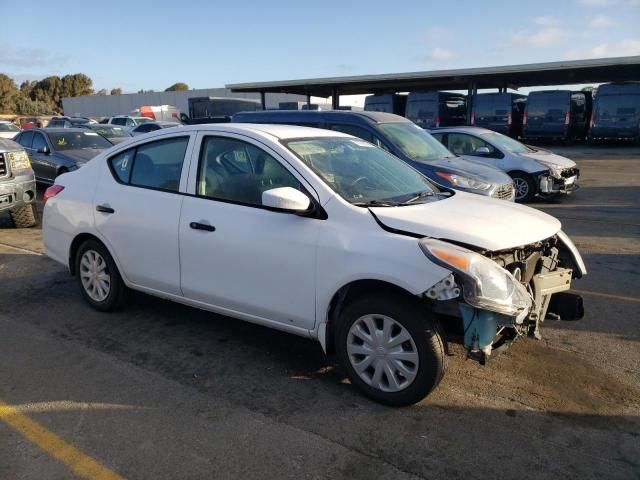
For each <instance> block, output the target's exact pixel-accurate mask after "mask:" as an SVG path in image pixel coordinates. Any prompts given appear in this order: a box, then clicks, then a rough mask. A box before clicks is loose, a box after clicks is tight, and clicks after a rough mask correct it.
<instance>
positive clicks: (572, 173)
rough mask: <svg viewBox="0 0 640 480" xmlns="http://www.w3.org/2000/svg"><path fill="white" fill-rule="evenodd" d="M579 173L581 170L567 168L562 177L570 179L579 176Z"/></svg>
mask: <svg viewBox="0 0 640 480" xmlns="http://www.w3.org/2000/svg"><path fill="white" fill-rule="evenodd" d="M579 173H580V170H578V169H577V168H575V167H574V168H565V169H564V170H563V171H562V173H561V174H560V175H562V178H570V177H573V176H575V175H578V174H579Z"/></svg>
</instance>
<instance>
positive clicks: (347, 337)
mask: <svg viewBox="0 0 640 480" xmlns="http://www.w3.org/2000/svg"><path fill="white" fill-rule="evenodd" d="M339 322H340V323H339V325H338V328H337V331H336V347H337V353H338V357H339V360H340V364H341V366H342V368H343V369H344V371H345V372H346V374H347V376H348V377H349V380H350V381H351V383H352V384H353V385H355V386H356V387H357V388H358V389H359V390H360V391H361V392H362V393H363V394H364V395H366V396H367V397H369V398H371V399H372V400H375V401H377V402H380V403H383V404H386V405H392V406H406V405H412V404H414V403H416V402H419V401H420V400H422V399H423V398H424V397H426V396H427V395H428V394H429V393H430V392H431V391H432V390H433V389H434V388H435V387H436V386H437V385H438V383H440V380H441V379H442V377H443V375H444V371H445V367H446V366H445V362H446V357H445V352H444V344H443V342H442V338H441V337H440V335H439V334H438V332H437V331H436V328H435V326H434V324H433V322H432V321H431V319H430V318H429V316H428V315H427V313H426V312H425V310H424V308H423V307H422V306H421V304H420V303H419V302H418V301H413V300H412V299H407V298H406V297H403V296H401V295H373V294H371V295H364V296H361V297H358V298H356V299H355V300H354V301H352V302H351V303H349V304H348V305H347V306H346V308H345V309H344V311H343V312H342V314H341V315H340V319H339Z"/></svg>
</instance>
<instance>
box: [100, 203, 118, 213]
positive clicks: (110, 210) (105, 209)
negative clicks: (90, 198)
mask: <svg viewBox="0 0 640 480" xmlns="http://www.w3.org/2000/svg"><path fill="white" fill-rule="evenodd" d="M96 211H97V212H100V213H116V211H115V210H114V209H113V208H111V207H110V206H109V205H98V206H97V207H96Z"/></svg>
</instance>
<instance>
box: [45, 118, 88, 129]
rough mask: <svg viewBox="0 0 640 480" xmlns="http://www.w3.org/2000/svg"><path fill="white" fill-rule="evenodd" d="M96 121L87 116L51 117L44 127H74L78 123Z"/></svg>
mask: <svg viewBox="0 0 640 480" xmlns="http://www.w3.org/2000/svg"><path fill="white" fill-rule="evenodd" d="M92 123H96V122H95V120H91V119H90V118H87V117H53V118H52V119H51V120H49V123H47V127H46V128H74V127H76V126H79V125H85V124H92Z"/></svg>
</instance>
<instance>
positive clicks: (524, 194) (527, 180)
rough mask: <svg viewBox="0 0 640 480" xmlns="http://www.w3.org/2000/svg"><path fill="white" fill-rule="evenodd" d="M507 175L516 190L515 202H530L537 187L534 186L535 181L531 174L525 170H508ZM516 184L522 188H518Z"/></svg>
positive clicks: (536, 191)
mask: <svg viewBox="0 0 640 480" xmlns="http://www.w3.org/2000/svg"><path fill="white" fill-rule="evenodd" d="M509 176H510V177H511V179H512V180H513V183H514V187H515V190H516V202H518V203H521V202H530V201H531V200H533V197H535V196H536V193H538V189H537V188H536V182H534V180H533V178H532V177H531V175H529V174H528V173H525V172H520V171H516V172H509ZM520 182H521V183H520ZM518 185H521V186H522V190H519V189H518ZM519 191H520V193H519Z"/></svg>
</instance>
